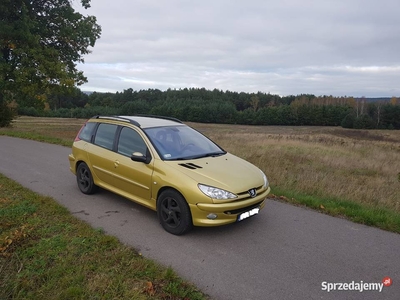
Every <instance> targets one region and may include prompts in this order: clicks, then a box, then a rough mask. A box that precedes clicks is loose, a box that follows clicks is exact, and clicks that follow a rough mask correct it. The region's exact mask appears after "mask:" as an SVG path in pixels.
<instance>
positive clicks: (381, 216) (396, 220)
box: [270, 187, 400, 233]
mask: <svg viewBox="0 0 400 300" xmlns="http://www.w3.org/2000/svg"><path fill="white" fill-rule="evenodd" d="M272 192H273V195H270V197H271V196H272V197H273V198H275V199H279V200H280V201H283V202H286V203H291V204H294V205H303V206H306V207H309V208H312V209H314V210H317V211H319V212H322V213H325V214H328V215H331V216H340V217H345V218H346V219H348V220H351V221H353V222H356V223H361V224H365V225H368V226H375V227H378V228H381V229H384V230H388V231H393V232H396V233H400V214H399V213H397V212H395V211H392V210H389V209H387V208H383V207H373V206H370V205H367V204H360V203H356V202H353V201H350V200H345V199H339V198H335V197H317V196H314V195H307V194H303V193H299V192H296V191H291V190H287V189H281V188H279V187H274V188H272Z"/></svg>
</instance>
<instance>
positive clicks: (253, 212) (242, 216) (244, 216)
mask: <svg viewBox="0 0 400 300" xmlns="http://www.w3.org/2000/svg"><path fill="white" fill-rule="evenodd" d="M259 211H260V208H259V207H256V208H253V209H251V210H249V211H246V212H244V213H241V214H240V215H239V216H238V218H237V220H238V222H239V221H243V220H244V219H247V218H250V217H251V216H254V215H256V214H258V212H259Z"/></svg>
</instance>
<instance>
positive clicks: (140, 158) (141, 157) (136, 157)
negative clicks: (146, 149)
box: [131, 152, 151, 164]
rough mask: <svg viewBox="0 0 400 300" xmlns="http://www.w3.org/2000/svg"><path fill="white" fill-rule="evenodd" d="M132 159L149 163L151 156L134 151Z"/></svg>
mask: <svg viewBox="0 0 400 300" xmlns="http://www.w3.org/2000/svg"><path fill="white" fill-rule="evenodd" d="M131 160H133V161H137V162H142V163H145V164H148V163H149V162H150V161H151V157H146V156H145V155H144V154H143V153H140V152H133V153H132V155H131Z"/></svg>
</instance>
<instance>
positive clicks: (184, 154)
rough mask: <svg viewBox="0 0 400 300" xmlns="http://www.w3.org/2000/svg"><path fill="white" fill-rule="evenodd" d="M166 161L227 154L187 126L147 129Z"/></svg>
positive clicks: (148, 134)
mask: <svg viewBox="0 0 400 300" xmlns="http://www.w3.org/2000/svg"><path fill="white" fill-rule="evenodd" d="M144 131H145V133H146V134H147V136H148V137H149V139H150V141H151V142H152V143H153V145H154V147H155V148H156V150H157V152H158V154H159V155H160V156H161V158H162V159H164V160H186V159H196V158H201V157H207V156H218V155H223V154H225V153H226V152H225V151H224V150H223V149H221V148H220V147H219V146H218V145H216V144H215V143H214V142H212V141H211V140H209V139H208V138H207V137H205V136H204V135H202V134H201V133H200V132H198V131H196V130H194V129H193V128H191V127H189V126H186V125H178V126H168V127H167V126H166V127H153V128H145V129H144Z"/></svg>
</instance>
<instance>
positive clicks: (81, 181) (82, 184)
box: [76, 163, 97, 195]
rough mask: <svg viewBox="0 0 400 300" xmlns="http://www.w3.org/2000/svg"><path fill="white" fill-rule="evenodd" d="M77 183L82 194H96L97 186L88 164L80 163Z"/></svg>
mask: <svg viewBox="0 0 400 300" xmlns="http://www.w3.org/2000/svg"><path fill="white" fill-rule="evenodd" d="M76 181H77V182H78V187H79V189H80V190H81V192H82V193H84V194H87V195H90V194H93V193H94V192H96V190H97V186H96V185H95V184H94V182H93V177H92V173H91V172H90V169H89V167H88V165H87V164H85V163H80V164H79V166H78V169H77V170H76Z"/></svg>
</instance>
